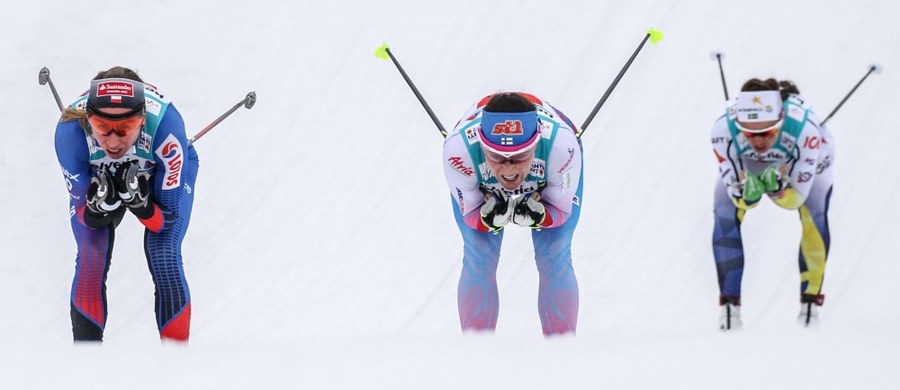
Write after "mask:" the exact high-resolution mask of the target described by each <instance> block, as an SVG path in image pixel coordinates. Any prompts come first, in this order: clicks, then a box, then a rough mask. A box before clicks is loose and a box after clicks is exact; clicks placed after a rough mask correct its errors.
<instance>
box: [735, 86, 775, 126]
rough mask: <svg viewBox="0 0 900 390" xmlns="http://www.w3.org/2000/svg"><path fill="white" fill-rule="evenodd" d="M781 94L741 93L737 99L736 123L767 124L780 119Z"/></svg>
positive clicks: (767, 92) (765, 92) (771, 92)
mask: <svg viewBox="0 0 900 390" xmlns="http://www.w3.org/2000/svg"><path fill="white" fill-rule="evenodd" d="M781 104H782V103H781V92H778V91H751V92H741V94H740V95H738V98H737V105H736V106H735V110H736V111H737V121H738V122H744V123H755V122H769V121H777V120H779V119H781Z"/></svg>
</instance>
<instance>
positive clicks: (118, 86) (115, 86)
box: [97, 81, 134, 100]
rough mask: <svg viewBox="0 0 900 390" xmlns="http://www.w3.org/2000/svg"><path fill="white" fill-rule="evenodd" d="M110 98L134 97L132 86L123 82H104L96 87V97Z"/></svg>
mask: <svg viewBox="0 0 900 390" xmlns="http://www.w3.org/2000/svg"><path fill="white" fill-rule="evenodd" d="M103 96H112V97H113V98H115V99H119V100H121V99H122V96H127V97H134V84H132V83H127V82H124V81H106V82H102V83H100V84H99V85H97V97H103Z"/></svg>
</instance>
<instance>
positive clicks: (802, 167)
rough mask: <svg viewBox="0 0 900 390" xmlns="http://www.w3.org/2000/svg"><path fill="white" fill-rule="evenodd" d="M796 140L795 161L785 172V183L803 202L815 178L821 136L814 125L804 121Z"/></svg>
mask: <svg viewBox="0 0 900 390" xmlns="http://www.w3.org/2000/svg"><path fill="white" fill-rule="evenodd" d="M797 140H798V142H797V148H798V153H797V159H796V160H795V161H794V163H793V164H791V166H790V167H789V169H788V171H787V174H788V175H789V178H788V180H787V183H789V185H790V187H791V188H793V189H794V190H795V191H797V193H798V195H800V197H801V200H805V199H806V197H807V196H808V195H809V190H810V188H812V184H813V180H815V177H816V166H817V165H818V161H819V147H820V146H821V145H822V136H821V134H820V133H819V129H818V128H817V127H816V125H815V124H813V123H812V122H811V121H806V123H805V124H804V126H803V131H801V132H800V136H799V137H798V138H797ZM801 203H802V202H801Z"/></svg>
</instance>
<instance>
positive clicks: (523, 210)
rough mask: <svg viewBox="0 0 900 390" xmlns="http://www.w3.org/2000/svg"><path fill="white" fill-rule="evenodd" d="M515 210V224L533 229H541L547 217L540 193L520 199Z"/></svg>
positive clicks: (513, 219) (533, 193)
mask: <svg viewBox="0 0 900 390" xmlns="http://www.w3.org/2000/svg"><path fill="white" fill-rule="evenodd" d="M514 210H515V211H514V212H513V217H512V221H513V223H514V224H516V225H519V226H525V227H530V228H532V229H540V228H541V223H542V222H544V217H545V216H546V210H545V208H544V204H543V203H541V194H540V193H538V192H532V193H530V194H528V195H525V196H523V197H521V198H519V199H518V201H517V202H516V205H515V208H514Z"/></svg>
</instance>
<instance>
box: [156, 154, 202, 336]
mask: <svg viewBox="0 0 900 390" xmlns="http://www.w3.org/2000/svg"><path fill="white" fill-rule="evenodd" d="M189 151H190V154H191V158H189V159H187V160H186V163H185V164H184V165H183V166H182V172H181V174H182V180H183V181H184V182H183V184H182V186H181V190H180V191H169V192H171V193H167V192H163V193H162V194H159V195H157V201H158V202H160V204H161V205H162V206H163V207H166V208H168V209H169V210H173V211H174V212H175V214H176V220H175V223H174V225H173V226H172V227H171V228H169V229H166V230H163V231H161V232H160V233H153V232H151V231H149V230H147V231H145V233H144V249H145V253H146V255H147V264H148V265H149V267H150V273H151V275H153V284H154V285H155V286H156V291H155V296H156V308H155V311H156V323H157V326H158V328H159V335H160V338H162V339H172V340H179V341H187V339H188V337H189V336H190V328H191V293H190V290H189V288H188V283H187V279H186V278H185V276H184V265H183V263H182V257H181V244H182V242H183V241H184V236H185V233H187V228H188V224H189V223H190V220H191V209H192V207H193V203H194V183H195V181H196V179H197V170H198V165H199V164H198V161H197V156H196V154H195V153H193V148H191V149H189Z"/></svg>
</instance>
